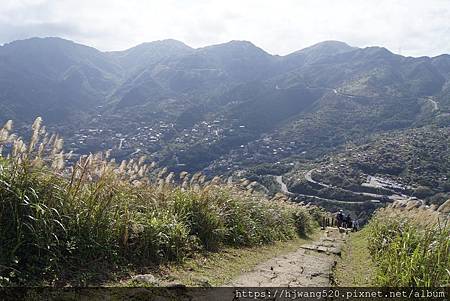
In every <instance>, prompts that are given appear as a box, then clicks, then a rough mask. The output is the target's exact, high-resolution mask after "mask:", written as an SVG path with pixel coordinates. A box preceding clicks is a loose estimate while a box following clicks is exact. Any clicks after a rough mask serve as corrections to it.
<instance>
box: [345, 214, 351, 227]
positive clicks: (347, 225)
mask: <svg viewBox="0 0 450 301" xmlns="http://www.w3.org/2000/svg"><path fill="white" fill-rule="evenodd" d="M345 228H347V229H348V228H352V217H351V216H350V214H347V216H346V217H345Z"/></svg>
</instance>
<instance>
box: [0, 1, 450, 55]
mask: <svg viewBox="0 0 450 301" xmlns="http://www.w3.org/2000/svg"><path fill="white" fill-rule="evenodd" d="M448 20H450V2H449V1H448V0H429V1H421V0H364V1H361V0H339V1H337V0H228V1H223V0H161V1H157V0H127V1H124V0H19V1H17V0H2V5H1V6H0V43H4V42H9V41H11V40H15V39H21V38H26V37H30V36H61V37H65V38H69V39H73V40H75V41H77V42H81V43H85V44H88V45H91V46H94V47H96V48H99V49H102V50H113V49H125V48H128V47H131V46H134V45H135V44H139V43H142V42H147V41H153V40H158V39H165V38H174V39H179V40H181V41H184V42H185V43H187V44H189V45H191V46H193V47H200V46H205V45H209V44H215V43H222V42H226V41H229V40H233V39H239V40H250V41H252V42H253V43H255V44H256V45H258V46H260V47H262V48H264V49H265V50H267V51H269V52H271V53H278V54H286V53H289V52H292V51H295V50H298V49H301V48H304V47H306V46H309V45H312V44H314V43H317V42H320V41H323V40H341V41H344V42H347V43H349V44H351V45H353V46H359V47H364V46H369V45H378V46H384V47H387V48H389V49H390V50H392V51H394V52H399V51H401V53H402V54H404V55H413V56H420V55H438V54H441V53H450V23H449V22H448Z"/></svg>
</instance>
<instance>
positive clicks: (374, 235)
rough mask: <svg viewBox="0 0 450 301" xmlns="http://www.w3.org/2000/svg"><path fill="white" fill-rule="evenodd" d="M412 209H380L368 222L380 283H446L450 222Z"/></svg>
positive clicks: (448, 281) (449, 279)
mask: <svg viewBox="0 0 450 301" xmlns="http://www.w3.org/2000/svg"><path fill="white" fill-rule="evenodd" d="M417 212H418V214H417V215H418V216H416V217H415V218H413V217H412V214H411V212H409V213H408V215H407V216H403V215H402V212H401V211H399V210H393V211H392V210H391V209H389V208H388V209H383V210H380V211H379V212H378V213H377V214H376V216H375V218H373V219H372V221H371V222H370V224H369V233H370V234H369V237H370V239H369V250H370V253H371V255H372V257H373V259H374V261H375V263H376V265H377V273H376V278H375V281H376V284H377V285H380V286H399V287H401V286H402V287H406V286H416V287H431V286H449V285H450V225H448V224H447V223H446V222H442V221H441V222H439V221H436V222H435V223H425V224H424V221H422V220H420V218H418V217H420V211H417Z"/></svg>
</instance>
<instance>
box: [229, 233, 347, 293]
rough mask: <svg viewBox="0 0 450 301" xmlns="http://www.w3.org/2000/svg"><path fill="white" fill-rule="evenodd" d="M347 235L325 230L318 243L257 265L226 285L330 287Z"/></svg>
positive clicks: (315, 242)
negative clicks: (333, 271)
mask: <svg viewBox="0 0 450 301" xmlns="http://www.w3.org/2000/svg"><path fill="white" fill-rule="evenodd" d="M346 236H347V234H346V233H340V232H339V230H338V229H337V228H327V229H326V230H324V231H323V234H322V236H321V237H320V239H318V240H317V241H314V242H312V243H311V244H308V245H303V246H302V247H300V248H299V249H298V250H297V251H295V252H292V253H289V254H286V255H282V256H278V257H274V258H272V259H270V260H268V261H266V262H263V263H261V264H259V265H258V266H256V267H255V269H254V270H253V271H250V272H248V273H245V274H242V275H240V276H239V277H238V278H236V279H235V280H233V281H232V282H231V283H229V284H228V286H235V287H243V286H245V287H266V286H269V287H292V286H322V287H326V286H330V285H331V284H332V270H333V267H334V266H335V264H336V259H337V257H338V256H339V255H340V253H341V248H342V246H343V244H344V243H345V239H346Z"/></svg>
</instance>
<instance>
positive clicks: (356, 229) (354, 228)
mask: <svg viewBox="0 0 450 301" xmlns="http://www.w3.org/2000/svg"><path fill="white" fill-rule="evenodd" d="M352 226H353V227H352V231H353V232H356V231H358V230H359V222H358V220H357V219H355V220H354V221H353V225H352Z"/></svg>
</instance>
